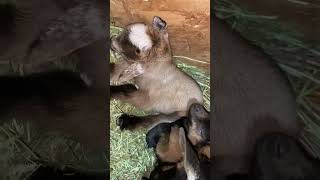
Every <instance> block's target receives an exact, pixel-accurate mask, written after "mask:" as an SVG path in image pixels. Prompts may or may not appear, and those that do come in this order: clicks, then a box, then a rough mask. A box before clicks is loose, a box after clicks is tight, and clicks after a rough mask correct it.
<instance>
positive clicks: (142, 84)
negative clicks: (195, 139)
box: [111, 24, 203, 125]
mask: <svg viewBox="0 0 320 180" xmlns="http://www.w3.org/2000/svg"><path fill="white" fill-rule="evenodd" d="M132 25H134V24H131V25H128V26H127V27H126V28H125V30H124V31H123V32H122V34H120V35H119V36H118V37H116V38H114V39H112V43H111V44H112V49H114V50H115V51H117V52H118V53H120V54H122V55H124V57H125V59H126V60H127V62H132V61H134V62H136V63H140V64H141V65H142V67H143V71H144V72H143V74H141V75H138V76H136V77H134V78H133V81H134V83H135V84H136V85H137V86H138V90H137V91H135V92H131V93H130V94H123V93H121V92H113V91H111V98H114V99H118V100H121V101H123V102H127V103H130V104H132V105H134V106H136V107H137V108H140V109H143V110H147V111H153V112H156V113H161V114H171V113H175V112H179V113H181V114H182V115H183V114H185V112H186V111H187V109H188V108H189V107H188V105H189V102H190V101H191V99H193V100H196V101H197V102H199V103H202V102H203V97H202V93H201V90H200V87H199V85H198V84H197V83H196V82H195V81H194V80H193V79H192V78H191V77H190V76H188V75H187V74H186V73H184V72H182V71H181V70H180V69H179V68H177V67H176V65H175V64H174V63H173V62H172V55H171V49H170V44H169V39H168V33H167V30H166V29H164V30H159V29H156V28H155V27H153V26H148V34H149V35H150V37H151V39H152V42H153V46H152V48H151V49H149V50H139V51H140V52H139V53H137V51H138V48H137V47H135V46H134V45H132V44H131V42H130V41H129V40H128V34H129V30H128V29H129V27H131V26H132ZM112 66H113V67H117V65H112ZM118 71H119V70H118V69H116V70H114V71H113V72H118ZM114 76H115V77H116V76H117V75H113V74H111V77H114ZM146 120H147V119H146ZM141 122H142V121H141ZM145 125H147V124H146V123H145Z"/></svg>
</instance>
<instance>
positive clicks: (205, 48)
mask: <svg viewBox="0 0 320 180" xmlns="http://www.w3.org/2000/svg"><path fill="white" fill-rule="evenodd" d="M110 5H111V6H110V9H111V15H110V17H111V21H113V22H114V23H115V25H116V26H125V25H127V24H129V23H132V22H138V21H143V22H147V23H150V22H151V20H152V18H153V16H155V15H156V16H160V17H161V18H163V19H164V20H165V21H167V23H168V27H169V36H170V40H171V41H170V42H171V46H172V49H173V54H174V55H177V56H187V57H189V58H193V59H196V60H200V61H202V62H204V63H199V62H192V61H190V60H186V59H183V61H184V62H186V63H189V64H194V65H197V66H199V67H202V68H204V69H205V70H209V63H210V1H209V0H170V1H169V0H163V1H153V0H120V1H119V0H111V2H110Z"/></svg>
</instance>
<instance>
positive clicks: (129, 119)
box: [117, 114, 138, 130]
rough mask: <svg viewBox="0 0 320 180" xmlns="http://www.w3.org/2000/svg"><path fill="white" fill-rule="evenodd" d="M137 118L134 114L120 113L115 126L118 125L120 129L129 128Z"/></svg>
mask: <svg viewBox="0 0 320 180" xmlns="http://www.w3.org/2000/svg"><path fill="white" fill-rule="evenodd" d="M137 118H138V117H137V116H134V115H129V114H122V115H121V116H120V117H119V118H118V120H117V126H119V128H120V130H124V129H129V128H130V126H131V125H132V124H134V121H135V119H137Z"/></svg>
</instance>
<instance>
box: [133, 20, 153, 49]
mask: <svg viewBox="0 0 320 180" xmlns="http://www.w3.org/2000/svg"><path fill="white" fill-rule="evenodd" d="M147 29H148V27H147V26H146V25H145V24H134V25H132V26H131V27H130V28H129V30H130V32H129V40H130V41H131V43H132V44H133V45H135V46H136V47H138V48H139V49H140V50H148V49H150V48H151V47H152V41H151V39H150V36H149V35H148V34H147Z"/></svg>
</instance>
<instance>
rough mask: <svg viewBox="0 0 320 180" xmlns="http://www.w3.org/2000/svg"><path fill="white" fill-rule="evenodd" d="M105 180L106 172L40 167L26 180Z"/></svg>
mask: <svg viewBox="0 0 320 180" xmlns="http://www.w3.org/2000/svg"><path fill="white" fill-rule="evenodd" d="M106 178H107V173H106V172H81V171H79V170H76V169H73V168H64V169H63V170H61V169H57V168H54V167H49V166H40V167H39V168H38V169H37V170H36V171H35V172H33V173H32V174H31V176H29V177H28V178H27V180H42V179H46V180H57V179H59V180H77V179H84V180H103V179H106Z"/></svg>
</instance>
